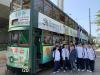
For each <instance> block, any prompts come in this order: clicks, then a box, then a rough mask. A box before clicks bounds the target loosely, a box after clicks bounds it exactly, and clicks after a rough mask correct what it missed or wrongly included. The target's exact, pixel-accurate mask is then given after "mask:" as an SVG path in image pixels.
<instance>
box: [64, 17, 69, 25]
mask: <svg viewBox="0 0 100 75" xmlns="http://www.w3.org/2000/svg"><path fill="white" fill-rule="evenodd" d="M68 19H69V17H68V16H66V17H65V24H66V25H67V26H68Z"/></svg>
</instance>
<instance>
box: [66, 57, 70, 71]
mask: <svg viewBox="0 0 100 75" xmlns="http://www.w3.org/2000/svg"><path fill="white" fill-rule="evenodd" d="M66 67H67V69H68V70H70V69H71V64H70V61H69V59H68V58H66Z"/></svg>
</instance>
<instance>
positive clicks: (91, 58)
mask: <svg viewBox="0 0 100 75" xmlns="http://www.w3.org/2000/svg"><path fill="white" fill-rule="evenodd" d="M88 54H89V59H90V60H95V57H96V54H95V51H94V50H93V49H92V48H89V53H88Z"/></svg>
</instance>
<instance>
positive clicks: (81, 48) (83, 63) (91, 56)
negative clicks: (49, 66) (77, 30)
mask: <svg viewBox="0 0 100 75" xmlns="http://www.w3.org/2000/svg"><path fill="white" fill-rule="evenodd" d="M95 59H96V53H95V47H94V45H90V44H81V43H80V44H78V45H73V44H72V45H67V44H64V45H62V46H60V45H58V44H57V45H55V47H54V48H53V61H54V70H53V73H56V72H59V71H60V70H61V68H63V71H64V72H66V71H67V70H70V71H71V72H72V71H74V70H76V71H87V72H94V68H95V67H94V66H95Z"/></svg>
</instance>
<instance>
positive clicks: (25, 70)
mask: <svg viewBox="0 0 100 75" xmlns="http://www.w3.org/2000/svg"><path fill="white" fill-rule="evenodd" d="M22 72H30V69H28V68H24V69H22Z"/></svg>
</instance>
